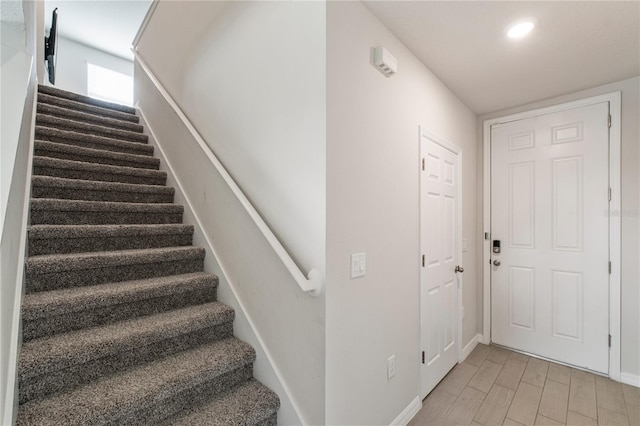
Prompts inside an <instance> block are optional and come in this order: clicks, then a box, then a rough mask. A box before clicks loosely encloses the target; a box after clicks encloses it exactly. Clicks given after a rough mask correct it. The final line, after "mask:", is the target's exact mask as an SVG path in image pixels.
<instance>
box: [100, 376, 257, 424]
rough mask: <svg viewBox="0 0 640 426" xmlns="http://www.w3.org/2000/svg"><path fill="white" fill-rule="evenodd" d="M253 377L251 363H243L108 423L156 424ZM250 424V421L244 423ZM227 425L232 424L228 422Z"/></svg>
mask: <svg viewBox="0 0 640 426" xmlns="http://www.w3.org/2000/svg"><path fill="white" fill-rule="evenodd" d="M252 377H253V365H252V364H245V365H243V366H241V367H239V368H237V369H235V370H232V371H229V372H226V373H224V374H222V375H220V376H218V377H215V378H214V379H213V380H208V381H205V382H204V383H202V384H200V385H198V386H196V387H194V388H191V389H186V390H184V391H182V392H180V393H177V394H176V395H173V396H172V398H171V399H170V400H165V401H164V403H163V405H162V406H157V407H155V408H154V407H152V406H147V407H144V408H143V409H141V410H139V411H138V412H136V413H135V414H134V415H132V416H130V417H128V418H125V419H121V420H118V421H113V422H110V423H108V425H110V426H138V425H140V424H148V425H156V424H159V423H160V422H162V421H163V420H164V419H166V418H167V417H169V416H175V415H176V414H177V413H181V412H184V411H185V410H192V409H197V407H198V406H199V405H202V404H203V403H205V402H207V401H210V400H211V398H212V397H213V396H214V395H217V394H219V393H222V392H224V391H226V390H228V389H231V388H234V387H237V386H238V385H240V384H241V383H244V382H246V381H247V380H250V379H251V378H252ZM246 424H251V423H246ZM228 425H229V426H231V425H232V424H231V423H229V424H228Z"/></svg>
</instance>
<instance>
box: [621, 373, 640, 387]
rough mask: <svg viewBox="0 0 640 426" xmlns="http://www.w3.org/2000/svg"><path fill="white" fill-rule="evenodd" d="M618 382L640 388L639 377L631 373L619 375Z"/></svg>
mask: <svg viewBox="0 0 640 426" xmlns="http://www.w3.org/2000/svg"><path fill="white" fill-rule="evenodd" d="M620 381H621V382H622V383H625V384H627V385H631V386H635V387H637V388H640V376H639V375H637V374H631V373H620Z"/></svg>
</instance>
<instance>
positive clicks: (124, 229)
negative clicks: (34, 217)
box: [28, 224, 193, 256]
mask: <svg viewBox="0 0 640 426" xmlns="http://www.w3.org/2000/svg"><path fill="white" fill-rule="evenodd" d="M192 239H193V226H189V225H164V224H163V225H160V224H159V225H111V226H109V225H103V226H96V225H72V226H69V225H67V226H47V225H40V226H38V225H35V226H31V227H30V228H29V230H28V241H29V255H30V256H36V255H42V254H64V253H80V252H92V251H114V250H133V249H142V248H158V247H179V246H189V245H191V241H192Z"/></svg>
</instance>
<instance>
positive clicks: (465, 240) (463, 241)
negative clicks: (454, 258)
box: [462, 238, 469, 251]
mask: <svg viewBox="0 0 640 426" xmlns="http://www.w3.org/2000/svg"><path fill="white" fill-rule="evenodd" d="M468 245H469V244H468V242H467V239H466V238H463V239H462V251H467V250H469V247H468Z"/></svg>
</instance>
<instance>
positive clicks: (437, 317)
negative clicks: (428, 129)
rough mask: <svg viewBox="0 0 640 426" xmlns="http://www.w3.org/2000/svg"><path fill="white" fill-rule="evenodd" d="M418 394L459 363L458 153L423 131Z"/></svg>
mask: <svg viewBox="0 0 640 426" xmlns="http://www.w3.org/2000/svg"><path fill="white" fill-rule="evenodd" d="M420 149H421V154H422V158H423V159H424V170H423V171H422V172H421V175H420V176H421V178H420V191H421V192H420V200H421V219H420V222H421V235H420V244H421V247H422V253H423V254H424V266H422V267H421V274H420V294H421V303H420V310H421V315H420V318H421V320H420V321H421V327H420V329H421V345H422V350H424V352H425V355H424V363H423V364H422V368H421V394H422V397H425V396H426V395H427V394H428V393H429V392H430V391H431V390H432V389H433V388H434V387H435V386H436V385H437V384H438V382H440V380H442V378H443V377H444V376H445V375H446V374H447V373H448V372H449V370H451V368H453V367H454V366H455V365H456V363H457V362H458V322H459V321H458V303H459V302H458V279H457V278H456V273H455V267H456V265H457V264H458V243H457V241H458V232H459V230H458V223H459V222H458V219H459V218H458V214H459V212H458V202H459V200H458V190H459V188H458V184H459V183H458V167H459V163H458V154H457V153H454V152H453V151H452V150H450V149H449V148H445V147H444V146H443V145H441V144H440V143H438V142H436V141H435V140H432V139H430V138H429V137H427V136H425V135H421V142H420Z"/></svg>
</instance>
